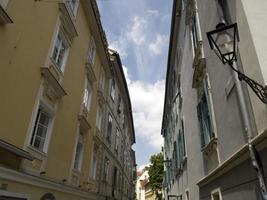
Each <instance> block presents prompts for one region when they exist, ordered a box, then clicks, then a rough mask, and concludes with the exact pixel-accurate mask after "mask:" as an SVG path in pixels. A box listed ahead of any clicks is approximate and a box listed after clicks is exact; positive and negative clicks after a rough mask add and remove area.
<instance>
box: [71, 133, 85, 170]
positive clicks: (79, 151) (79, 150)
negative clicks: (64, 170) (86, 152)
mask: <svg viewBox="0 0 267 200" xmlns="http://www.w3.org/2000/svg"><path fill="white" fill-rule="evenodd" d="M82 156H83V141H82V135H81V134H80V135H79V139H78V141H77V144H76V150H75V158H74V164H73V168H74V169H75V170H78V171H80V170H81V165H82Z"/></svg>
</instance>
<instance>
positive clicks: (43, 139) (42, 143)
mask: <svg viewBox="0 0 267 200" xmlns="http://www.w3.org/2000/svg"><path fill="white" fill-rule="evenodd" d="M51 120H52V117H51V116H50V115H49V114H48V113H47V112H46V111H45V110H44V108H43V107H39V109H38V112H37V116H36V119H35V123H34V128H33V132H32V137H31V141H30V145H31V146H33V147H34V148H36V149H38V150H39V151H42V152H46V151H47V147H46V146H47V143H48V133H49V127H50V125H51Z"/></svg>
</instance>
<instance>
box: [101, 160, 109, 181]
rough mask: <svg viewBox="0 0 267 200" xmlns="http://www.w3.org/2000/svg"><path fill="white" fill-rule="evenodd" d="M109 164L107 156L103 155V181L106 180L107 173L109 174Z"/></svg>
mask: <svg viewBox="0 0 267 200" xmlns="http://www.w3.org/2000/svg"><path fill="white" fill-rule="evenodd" d="M109 164H110V161H109V159H108V158H107V157H105V160H104V176H103V179H104V181H106V182H108V175H109V167H110V166H109Z"/></svg>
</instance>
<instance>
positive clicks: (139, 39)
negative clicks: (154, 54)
mask: <svg viewBox="0 0 267 200" xmlns="http://www.w3.org/2000/svg"><path fill="white" fill-rule="evenodd" d="M146 25H147V20H146V19H145V18H144V17H140V16H135V17H134V18H133V19H132V25H131V26H130V30H129V31H128V32H127V38H128V39H129V40H130V41H132V42H134V43H135V45H141V44H143V43H144V42H145V32H146V31H145V28H146Z"/></svg>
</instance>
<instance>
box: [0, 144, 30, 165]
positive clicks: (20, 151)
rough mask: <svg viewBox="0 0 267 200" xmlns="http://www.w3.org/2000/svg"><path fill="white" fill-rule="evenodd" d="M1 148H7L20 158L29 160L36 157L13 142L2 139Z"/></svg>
mask: <svg viewBox="0 0 267 200" xmlns="http://www.w3.org/2000/svg"><path fill="white" fill-rule="evenodd" d="M0 148H3V149H5V150H7V151H8V152H11V153H13V154H15V155H16V156H18V157H20V158H25V159H28V160H31V161H32V160H34V157H33V156H32V155H31V154H30V153H29V152H27V151H25V150H23V149H21V148H18V147H16V146H15V145H13V144H10V143H8V142H6V141H4V140H2V139H0Z"/></svg>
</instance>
